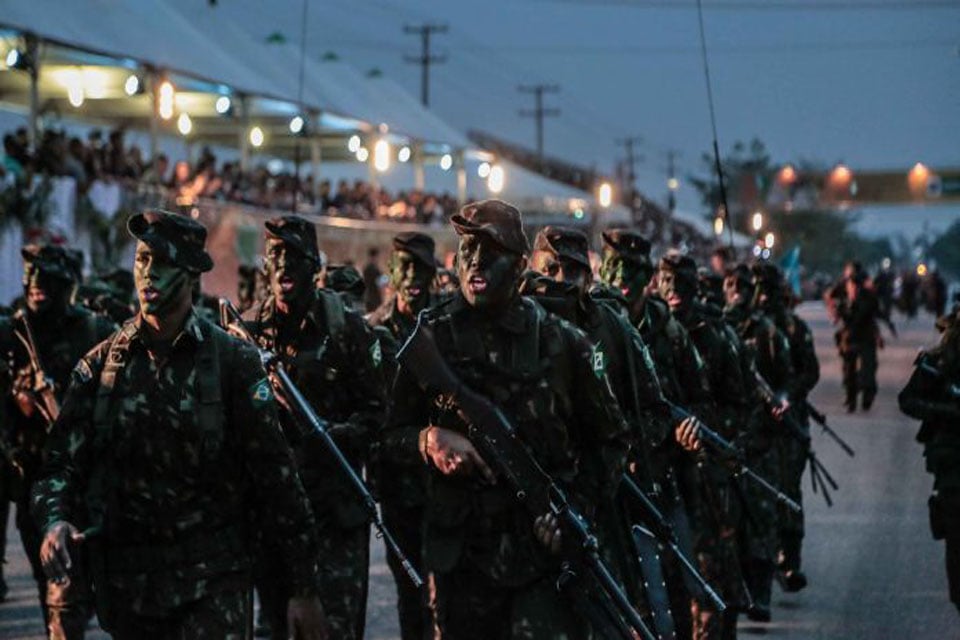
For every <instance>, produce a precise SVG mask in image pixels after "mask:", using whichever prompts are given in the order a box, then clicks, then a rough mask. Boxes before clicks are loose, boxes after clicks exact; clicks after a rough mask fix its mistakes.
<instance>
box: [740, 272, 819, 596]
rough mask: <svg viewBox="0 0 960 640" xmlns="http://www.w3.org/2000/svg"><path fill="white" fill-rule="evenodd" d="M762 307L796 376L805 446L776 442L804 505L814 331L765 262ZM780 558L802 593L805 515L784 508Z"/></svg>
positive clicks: (784, 475)
mask: <svg viewBox="0 0 960 640" xmlns="http://www.w3.org/2000/svg"><path fill="white" fill-rule="evenodd" d="M754 283H755V286H756V294H755V299H756V302H757V308H758V309H759V310H760V311H762V312H763V313H764V314H766V316H767V317H768V318H770V319H771V320H772V321H773V323H774V324H775V325H776V327H777V328H778V329H779V330H780V331H781V332H782V333H783V334H784V335H785V336H786V337H787V341H788V343H789V345H790V361H791V365H792V372H793V375H791V376H790V378H789V379H788V380H787V381H786V394H787V396H786V397H787V400H788V402H789V404H790V406H791V407H792V409H791V414H792V416H793V417H794V418H796V420H797V422H798V423H799V424H800V426H801V427H802V428H803V430H804V435H805V436H806V438H807V439H806V441H801V440H800V439H798V438H796V437H790V436H786V435H785V436H784V437H779V438H777V449H778V455H779V458H780V472H781V473H780V476H779V480H780V481H779V483H778V484H779V486H780V489H781V490H782V491H783V492H784V493H786V494H787V496H788V497H789V498H790V499H792V500H793V501H794V502H796V503H797V504H803V491H802V489H801V480H802V479H803V470H804V468H805V467H806V463H807V456H808V454H809V451H810V441H809V437H810V414H809V411H808V409H807V407H806V399H807V396H808V395H809V394H810V392H811V391H812V390H813V388H814V387H815V386H816V385H817V381H818V380H820V361H819V360H817V353H816V351H815V350H814V347H813V332H812V331H811V330H810V327H809V326H808V325H807V323H806V322H804V321H803V320H802V319H801V318H800V316H798V315H797V314H796V313H794V312H793V311H792V310H791V309H790V308H789V307H788V305H787V295H790V294H791V293H792V292H791V293H788V290H787V288H786V282H785V281H784V279H783V274H782V273H781V271H780V269H779V268H777V266H776V265H773V264H770V263H763V264H759V265H756V266H755V267H754ZM779 531H780V535H779V539H780V544H779V554H778V557H777V570H778V571H779V572H780V581H781V583H782V584H783V587H784V589H785V590H786V591H800V590H801V589H803V588H804V587H806V585H807V577H806V575H805V574H804V573H803V571H802V570H801V569H800V560H801V550H802V545H803V532H804V527H803V513H802V512H801V513H795V512H793V511H790V510H789V509H786V508H783V507H781V508H780V509H779Z"/></svg>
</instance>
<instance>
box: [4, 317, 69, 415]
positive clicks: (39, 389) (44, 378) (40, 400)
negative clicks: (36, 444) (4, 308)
mask: <svg viewBox="0 0 960 640" xmlns="http://www.w3.org/2000/svg"><path fill="white" fill-rule="evenodd" d="M15 317H17V318H19V320H20V322H21V323H22V324H23V329H24V331H23V333H20V332H19V331H14V333H15V334H16V336H17V338H19V339H20V342H21V343H23V346H24V348H25V349H26V350H27V355H28V356H29V358H30V368H31V369H32V370H33V386H32V388H31V389H30V393H32V394H33V396H34V398H35V400H36V407H37V411H39V412H40V415H41V416H42V417H43V419H44V421H46V423H47V429H49V428H50V427H52V426H53V423H54V422H56V421H57V417H58V416H59V415H60V403H59V402H57V397H56V395H55V394H54V389H55V386H54V382H53V379H52V378H50V377H49V376H48V375H47V374H46V372H45V371H44V369H43V365H41V364H40V355H39V353H40V352H39V351H37V343H36V341H35V340H34V339H33V331H32V330H31V329H30V321H29V319H28V318H27V313H26V311H19V312H18V313H17V314H16V316H15Z"/></svg>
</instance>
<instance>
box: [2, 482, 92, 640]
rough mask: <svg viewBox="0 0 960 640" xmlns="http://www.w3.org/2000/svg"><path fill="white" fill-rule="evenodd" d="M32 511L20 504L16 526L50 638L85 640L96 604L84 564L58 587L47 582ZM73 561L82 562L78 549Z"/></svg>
mask: <svg viewBox="0 0 960 640" xmlns="http://www.w3.org/2000/svg"><path fill="white" fill-rule="evenodd" d="M29 508H30V507H29V505H28V504H27V501H26V500H25V499H24V500H20V501H18V503H17V515H16V523H17V528H18V529H19V530H20V541H21V542H22V543H23V549H24V552H25V553H26V555H27V559H28V560H29V561H30V569H31V572H32V573H33V579H34V580H35V581H36V583H37V594H38V596H39V599H40V608H41V610H42V611H43V621H44V624H45V625H46V628H47V636H48V637H49V638H50V639H51V640H75V639H82V638H83V636H84V632H85V630H86V628H87V619H88V618H89V617H90V614H91V612H92V611H93V600H92V596H91V593H90V587H89V585H88V583H87V579H86V577H85V575H84V567H83V563H82V560H78V561H77V562H75V563H74V565H73V567H72V568H71V570H70V573H69V575H68V576H67V580H66V581H64V582H62V583H59V584H58V583H55V582H53V581H52V580H47V576H46V574H45V573H44V571H43V566H42V565H41V564H40V544H41V543H42V541H43V534H42V533H41V531H40V529H39V528H38V527H37V525H36V523H35V522H34V521H33V518H31V517H30V514H29ZM4 524H6V523H4ZM73 557H74V558H82V554H81V553H80V552H79V550H78V549H75V550H74V553H73Z"/></svg>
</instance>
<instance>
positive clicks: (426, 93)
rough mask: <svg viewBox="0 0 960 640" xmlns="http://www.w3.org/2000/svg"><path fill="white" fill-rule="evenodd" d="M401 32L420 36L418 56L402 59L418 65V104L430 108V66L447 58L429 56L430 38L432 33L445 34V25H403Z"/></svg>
mask: <svg viewBox="0 0 960 640" xmlns="http://www.w3.org/2000/svg"><path fill="white" fill-rule="evenodd" d="M403 32H404V33H407V34H414V35H419V36H420V55H419V56H404V59H405V60H406V61H407V62H409V63H411V64H419V65H420V70H421V74H422V75H421V77H420V102H421V103H422V104H423V106H425V107H429V106H430V65H431V64H441V63H444V62H446V61H447V56H445V55H442V56H435V55H431V54H430V36H431V34H434V33H446V32H447V25H445V24H422V25H420V26H419V27H412V26H409V25H404V27H403Z"/></svg>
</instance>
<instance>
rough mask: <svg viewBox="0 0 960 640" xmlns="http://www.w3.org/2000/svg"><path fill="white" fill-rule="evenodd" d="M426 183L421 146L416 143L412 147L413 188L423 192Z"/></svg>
mask: <svg viewBox="0 0 960 640" xmlns="http://www.w3.org/2000/svg"><path fill="white" fill-rule="evenodd" d="M426 183H427V181H426V179H425V177H424V171H423V144H421V143H419V142H417V143H415V144H414V145H413V187H414V188H415V189H416V190H417V191H423V190H424V189H425V188H426Z"/></svg>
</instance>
